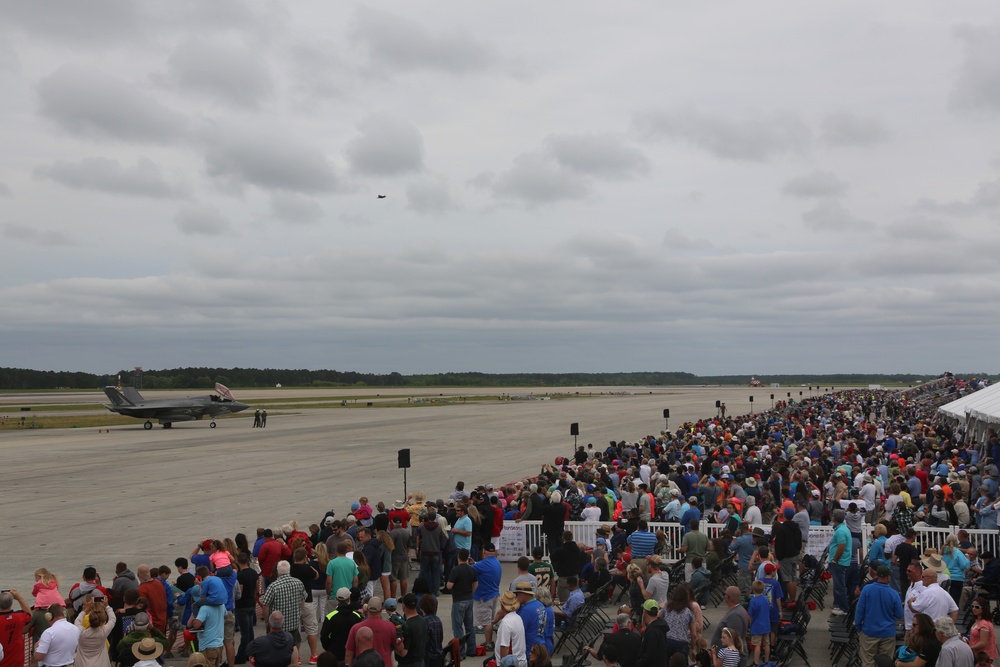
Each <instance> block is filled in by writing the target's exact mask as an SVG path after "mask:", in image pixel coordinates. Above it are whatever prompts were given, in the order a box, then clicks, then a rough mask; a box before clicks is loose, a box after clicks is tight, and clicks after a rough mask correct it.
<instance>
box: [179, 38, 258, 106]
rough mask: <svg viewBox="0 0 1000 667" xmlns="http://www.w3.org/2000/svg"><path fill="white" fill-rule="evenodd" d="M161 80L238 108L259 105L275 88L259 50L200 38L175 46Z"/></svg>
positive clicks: (190, 39)
mask: <svg viewBox="0 0 1000 667" xmlns="http://www.w3.org/2000/svg"><path fill="white" fill-rule="evenodd" d="M163 79H164V80H165V81H167V82H168V83H170V84H172V85H174V86H176V87H177V88H179V89H181V90H184V91H190V92H193V93H196V94H198V95H202V96H204V97H207V98H210V99H213V100H215V101H218V102H222V103H224V104H229V105H231V106H234V107H237V108H241V109H245V108H248V107H249V108H255V107H257V106H259V105H260V103H261V102H262V101H264V100H265V99H267V98H268V97H269V96H270V95H271V92H272V90H273V87H274V86H273V83H272V80H271V74H270V72H269V70H268V65H267V63H266V62H265V61H264V60H263V59H262V58H261V57H260V55H259V51H258V50H255V49H252V48H248V47H247V46H244V45H242V44H232V43H228V42H225V41H222V40H219V39H213V40H207V39H203V38H200V37H191V38H188V39H186V40H184V41H183V42H181V43H180V44H178V45H177V47H176V48H175V49H174V52H173V53H172V54H171V55H170V58H169V59H168V60H167V71H166V74H164V75H163Z"/></svg>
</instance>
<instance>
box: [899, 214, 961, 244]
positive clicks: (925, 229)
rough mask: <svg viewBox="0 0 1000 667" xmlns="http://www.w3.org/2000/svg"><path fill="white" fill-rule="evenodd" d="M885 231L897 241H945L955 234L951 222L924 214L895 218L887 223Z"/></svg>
mask: <svg viewBox="0 0 1000 667" xmlns="http://www.w3.org/2000/svg"><path fill="white" fill-rule="evenodd" d="M884 231H885V233H886V234H887V235H888V236H889V237H891V238H893V239H895V240H897V241H915V240H916V241H943V240H945V239H950V238H953V235H954V231H953V230H952V225H951V224H950V223H948V222H945V221H943V220H935V219H933V218H927V217H923V216H911V217H907V218H902V219H900V220H895V221H893V222H890V223H889V224H888V225H886V226H885V229H884Z"/></svg>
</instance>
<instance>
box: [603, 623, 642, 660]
mask: <svg viewBox="0 0 1000 667" xmlns="http://www.w3.org/2000/svg"><path fill="white" fill-rule="evenodd" d="M641 644H642V635H640V634H639V633H638V632H635V631H634V630H621V629H620V630H618V632H613V633H611V634H610V635H607V636H605V637H604V643H603V644H601V650H600V651H598V652H597V657H598V658H601V659H602V660H603V659H604V649H605V648H606V647H608V646H614V647H615V649H617V651H618V664H619V665H621V667H635V664H636V663H637V662H638V661H639V647H640V645H641Z"/></svg>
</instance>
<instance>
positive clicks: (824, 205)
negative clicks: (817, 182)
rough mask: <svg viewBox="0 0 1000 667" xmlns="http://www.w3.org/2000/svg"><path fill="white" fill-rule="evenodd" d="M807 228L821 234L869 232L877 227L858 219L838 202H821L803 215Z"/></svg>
mask: <svg viewBox="0 0 1000 667" xmlns="http://www.w3.org/2000/svg"><path fill="white" fill-rule="evenodd" d="M802 222H804V223H805V225H806V227H809V228H810V229H814V230H816V231H820V232H847V231H867V230H871V229H874V228H875V225H874V224H873V223H871V222H869V221H867V220H862V219H861V218H858V217H857V216H855V215H854V214H853V213H851V212H850V211H849V210H847V209H846V208H845V207H844V205H843V204H841V203H840V202H837V201H831V200H826V201H821V202H820V203H818V204H817V205H816V206H815V207H814V208H812V209H809V210H808V211H806V212H805V213H803V214H802Z"/></svg>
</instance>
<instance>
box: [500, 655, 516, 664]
mask: <svg viewBox="0 0 1000 667" xmlns="http://www.w3.org/2000/svg"><path fill="white" fill-rule="evenodd" d="M517 665H518V662H517V656H516V655H505V656H504V657H503V659H502V660H501V661H500V667H517Z"/></svg>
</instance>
